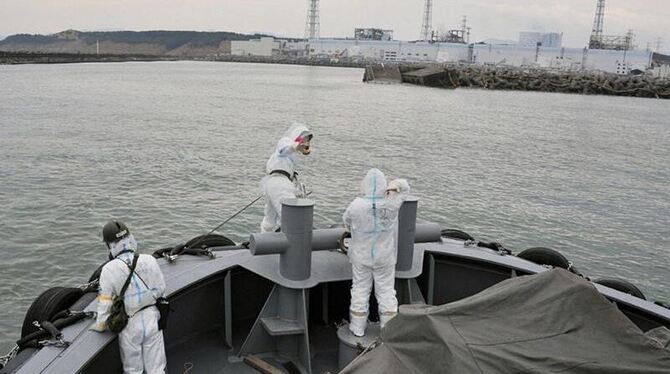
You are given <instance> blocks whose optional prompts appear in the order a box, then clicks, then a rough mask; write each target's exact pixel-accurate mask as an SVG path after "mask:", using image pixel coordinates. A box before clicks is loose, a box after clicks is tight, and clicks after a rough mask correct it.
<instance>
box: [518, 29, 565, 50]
mask: <svg viewBox="0 0 670 374" xmlns="http://www.w3.org/2000/svg"><path fill="white" fill-rule="evenodd" d="M538 43H539V44H540V45H541V46H542V47H546V48H561V47H562V46H563V34H562V33H560V34H559V33H557V32H549V33H546V32H528V31H524V32H520V33H519V45H522V46H524V47H535V46H537V44H538Z"/></svg>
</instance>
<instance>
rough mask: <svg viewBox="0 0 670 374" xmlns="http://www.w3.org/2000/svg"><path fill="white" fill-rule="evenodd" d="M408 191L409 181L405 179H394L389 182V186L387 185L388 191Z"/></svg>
mask: <svg viewBox="0 0 670 374" xmlns="http://www.w3.org/2000/svg"><path fill="white" fill-rule="evenodd" d="M393 192H395V193H403V194H404V193H408V192H409V183H407V180H405V179H394V180H392V181H391V182H389V184H388V186H387V187H386V193H387V194H390V193H393Z"/></svg>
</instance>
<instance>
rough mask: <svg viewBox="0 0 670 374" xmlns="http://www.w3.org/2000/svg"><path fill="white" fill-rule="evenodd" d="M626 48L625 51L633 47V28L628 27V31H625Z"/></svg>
mask: <svg viewBox="0 0 670 374" xmlns="http://www.w3.org/2000/svg"><path fill="white" fill-rule="evenodd" d="M625 40H626V41H625V43H626V50H627V51H632V50H634V49H635V44H634V42H635V31H634V30H633V29H628V32H627V33H626V39H625Z"/></svg>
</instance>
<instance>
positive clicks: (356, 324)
mask: <svg viewBox="0 0 670 374" xmlns="http://www.w3.org/2000/svg"><path fill="white" fill-rule="evenodd" d="M349 321H350V322H349V331H351V333H352V334H354V335H356V336H358V337H361V336H363V335H365V327H366V326H367V324H368V315H367V313H361V312H351V313H350V316H349Z"/></svg>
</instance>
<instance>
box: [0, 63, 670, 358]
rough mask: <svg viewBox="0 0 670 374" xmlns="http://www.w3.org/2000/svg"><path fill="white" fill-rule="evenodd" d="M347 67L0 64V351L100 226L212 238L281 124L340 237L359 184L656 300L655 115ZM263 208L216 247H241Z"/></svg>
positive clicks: (667, 257) (155, 243)
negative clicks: (379, 177) (392, 191)
mask: <svg viewBox="0 0 670 374" xmlns="http://www.w3.org/2000/svg"><path fill="white" fill-rule="evenodd" d="M362 76H363V71H362V70H360V69H339V68H318V67H302V66H281V65H254V64H228V63H196V62H178V63H118V64H117V63H110V64H72V65H26V66H0V295H2V297H1V298H0V354H4V352H5V351H7V350H8V349H9V348H11V346H12V342H13V341H15V340H16V339H17V338H18V336H19V333H20V326H21V323H22V320H23V315H24V313H25V311H26V310H27V308H28V306H29V305H30V303H31V302H32V300H33V299H34V298H35V297H37V295H39V294H40V293H41V292H42V291H44V290H45V289H47V288H49V287H53V286H57V285H76V284H80V283H84V282H85V281H86V280H87V279H88V277H89V276H90V274H91V273H92V272H93V270H94V269H95V268H96V267H97V266H98V264H100V263H101V262H102V261H103V260H104V258H105V256H106V252H105V248H104V247H103V245H102V243H101V228H102V225H103V224H104V223H105V222H106V221H107V220H109V219H111V218H117V219H121V220H123V221H125V222H127V223H128V225H129V226H130V228H131V230H132V231H133V232H134V234H135V236H136V238H137V239H138V241H139V243H140V247H141V249H142V251H143V252H151V251H153V250H155V249H158V248H160V247H163V246H166V245H171V244H178V243H179V242H184V241H186V240H188V239H190V238H191V237H194V236H196V235H198V234H202V233H205V232H207V231H209V229H210V228H212V227H214V226H216V225H217V224H218V223H220V222H221V221H223V220H224V219H225V218H226V217H228V216H229V215H231V214H232V213H234V212H235V211H237V210H238V209H239V208H241V207H242V206H244V205H245V204H246V203H247V202H249V201H251V200H252V199H254V198H255V197H256V196H257V195H258V181H259V179H260V178H261V177H262V176H263V173H264V167H265V161H266V159H267V157H268V156H269V155H270V153H271V151H272V149H273V147H274V144H275V143H276V141H277V139H278V138H279V136H280V135H281V134H282V133H283V132H284V130H285V129H286V128H287V127H288V126H289V125H290V124H291V122H293V121H299V122H305V123H308V124H309V125H310V126H311V128H312V129H313V131H314V133H315V138H314V141H313V147H314V148H313V149H314V152H313V155H312V156H310V157H309V158H308V159H307V160H305V162H304V163H303V165H302V170H301V171H302V173H301V174H302V176H303V180H304V181H305V182H306V183H307V184H308V185H309V187H310V188H311V189H312V190H313V191H314V194H313V197H314V198H315V199H316V201H317V206H316V210H315V214H316V216H315V223H316V225H317V226H320V227H325V226H328V225H331V224H333V223H339V222H340V220H341V215H342V212H343V210H344V208H345V207H346V205H347V204H348V203H349V202H350V201H351V200H352V199H353V198H354V197H355V196H356V194H357V191H358V185H359V181H360V179H361V178H362V177H363V175H364V174H365V172H366V170H367V169H368V168H370V167H373V166H374V167H379V168H380V169H382V170H383V171H384V172H385V173H386V174H387V176H388V177H405V178H407V179H409V181H410V183H411V185H412V189H413V191H414V192H415V194H416V195H417V196H418V197H419V198H420V199H421V200H420V208H419V209H420V211H419V216H420V218H423V219H428V220H434V221H437V222H440V223H441V224H442V225H443V226H444V227H445V228H447V227H449V228H459V229H462V230H465V231H467V232H469V233H470V234H471V235H473V236H475V237H477V238H479V239H482V240H495V241H500V242H502V243H503V244H505V245H506V246H507V247H509V248H511V249H513V250H514V251H515V252H519V251H521V250H523V249H525V248H528V247H532V246H548V247H552V248H555V249H557V250H559V251H561V252H562V253H563V254H565V255H566V256H567V257H568V258H569V259H571V260H572V261H573V262H574V263H575V264H576V265H577V267H578V268H579V269H580V270H581V271H582V272H584V273H585V274H588V275H591V276H605V275H607V276H617V277H622V278H625V279H627V280H630V281H632V282H634V283H635V284H637V285H638V286H639V287H640V288H641V289H642V290H643V292H645V293H646V295H647V296H648V297H649V298H651V299H665V300H669V299H670V244H669V243H670V218H669V217H670V102H668V101H661V100H648V99H633V98H616V97H589V96H578V95H558V94H541V93H524V92H487V91H477V90H455V91H447V90H440V89H429V88H422V87H414V86H408V85H407V86H406V85H381V84H363V83H361V78H362ZM261 218H262V204H258V205H255V206H254V207H252V208H251V209H249V210H248V211H247V212H246V213H245V214H243V215H242V216H240V217H238V218H236V219H235V220H233V221H231V222H230V223H229V224H228V225H227V226H226V227H225V228H224V229H223V230H222V231H223V233H224V234H226V235H228V236H230V237H231V238H233V239H234V240H236V241H241V240H243V239H246V238H247V237H248V234H249V233H250V232H255V231H257V230H258V227H259V224H260V221H261Z"/></svg>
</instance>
